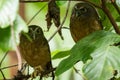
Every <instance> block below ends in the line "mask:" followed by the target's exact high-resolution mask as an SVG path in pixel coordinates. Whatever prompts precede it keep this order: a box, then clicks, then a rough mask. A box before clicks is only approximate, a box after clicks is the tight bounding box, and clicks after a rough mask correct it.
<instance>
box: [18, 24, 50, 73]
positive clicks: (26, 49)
mask: <svg viewBox="0 0 120 80" xmlns="http://www.w3.org/2000/svg"><path fill="white" fill-rule="evenodd" d="M19 47H20V52H21V55H22V57H23V58H24V59H25V60H26V62H27V63H28V64H29V65H30V66H31V67H33V68H34V69H35V71H34V72H37V73H36V74H39V73H41V75H42V73H44V72H46V71H48V70H50V69H52V64H51V55H50V48H49V45H48V42H47V40H46V38H45V37H44V34H43V31H42V29H41V28H40V27H39V26H36V25H31V26H29V32H28V33H22V34H21V36H20V45H19Z"/></svg>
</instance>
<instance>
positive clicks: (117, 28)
mask: <svg viewBox="0 0 120 80" xmlns="http://www.w3.org/2000/svg"><path fill="white" fill-rule="evenodd" d="M101 2H102V9H103V11H104V13H105V14H106V15H107V17H108V18H109V20H110V22H111V24H112V25H113V27H114V29H115V31H116V33H117V34H120V29H119V27H118V26H117V24H116V22H115V20H114V18H113V16H112V15H111V13H110V11H109V10H108V8H107V7H106V4H105V3H106V0H101Z"/></svg>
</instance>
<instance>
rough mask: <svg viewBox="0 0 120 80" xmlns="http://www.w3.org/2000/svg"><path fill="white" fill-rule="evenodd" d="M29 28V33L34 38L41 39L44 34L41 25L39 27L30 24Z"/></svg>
mask: <svg viewBox="0 0 120 80" xmlns="http://www.w3.org/2000/svg"><path fill="white" fill-rule="evenodd" d="M28 28H29V31H28V33H27V34H28V35H29V37H30V38H31V39H32V40H36V39H39V38H40V37H42V36H44V34H43V31H42V29H41V27H39V26H37V25H30V26H29V27H28Z"/></svg>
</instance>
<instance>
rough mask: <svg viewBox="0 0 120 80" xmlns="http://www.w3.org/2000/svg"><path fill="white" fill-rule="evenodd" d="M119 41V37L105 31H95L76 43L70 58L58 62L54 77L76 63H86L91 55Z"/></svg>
mask: <svg viewBox="0 0 120 80" xmlns="http://www.w3.org/2000/svg"><path fill="white" fill-rule="evenodd" d="M119 41H120V36H119V35H117V34H115V33H112V32H107V31H96V32H94V33H92V34H90V35H89V36H87V37H85V38H83V39H81V40H80V41H79V42H78V43H76V44H75V45H74V46H73V48H72V49H71V51H70V56H69V57H68V58H66V59H64V60H63V61H61V62H60V64H59V66H58V68H57V69H56V75H60V74H61V73H63V72H65V71H66V70H68V69H69V68H71V67H72V66H73V65H74V64H75V63H77V62H78V61H83V62H86V61H87V60H88V59H91V58H92V57H93V56H91V54H92V53H97V50H99V49H101V48H103V49H105V48H106V47H108V46H110V45H112V44H114V43H117V42H119Z"/></svg>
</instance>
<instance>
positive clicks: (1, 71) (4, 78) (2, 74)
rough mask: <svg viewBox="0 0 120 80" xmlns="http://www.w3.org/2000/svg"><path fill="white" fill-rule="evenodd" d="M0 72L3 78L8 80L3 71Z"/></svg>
mask: <svg viewBox="0 0 120 80" xmlns="http://www.w3.org/2000/svg"><path fill="white" fill-rule="evenodd" d="M0 72H1V74H2V76H3V78H4V80H6V78H5V75H4V73H3V71H2V70H1V69H0Z"/></svg>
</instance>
